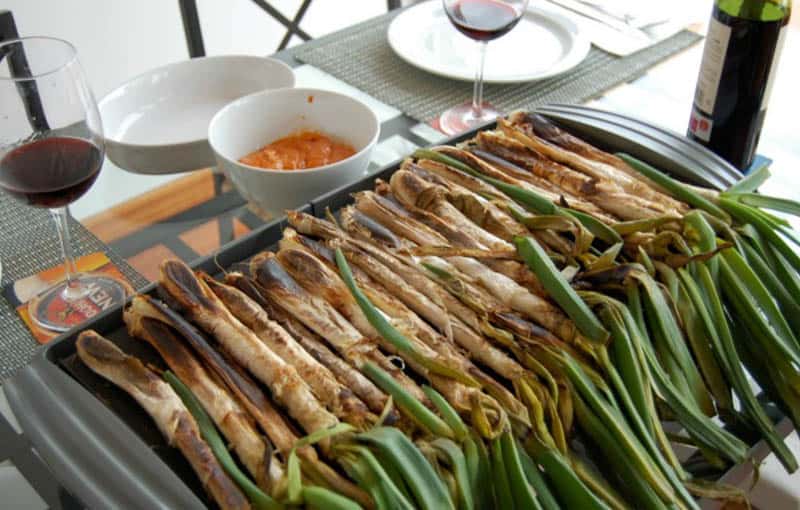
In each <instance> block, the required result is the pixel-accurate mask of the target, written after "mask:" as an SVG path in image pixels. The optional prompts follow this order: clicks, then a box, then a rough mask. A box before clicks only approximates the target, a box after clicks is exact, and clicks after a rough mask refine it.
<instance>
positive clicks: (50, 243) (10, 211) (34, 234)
mask: <svg viewBox="0 0 800 510" xmlns="http://www.w3.org/2000/svg"><path fill="white" fill-rule="evenodd" d="M70 234H71V236H72V246H73V250H74V253H75V257H80V256H82V255H86V254H89V253H94V252H98V251H102V252H105V253H106V255H107V256H108V258H109V259H110V260H111V261H112V262H113V263H114V264H116V266H117V267H118V268H119V270H120V271H121V272H122V274H124V275H125V277H126V278H127V279H128V281H129V282H130V283H131V285H133V287H134V288H136V289H139V288H142V287H143V286H145V285H147V283H148V282H147V280H146V279H145V278H144V277H143V276H142V275H140V274H139V273H137V272H136V270H134V269H133V268H132V267H131V266H130V265H128V263H127V262H125V260H124V259H123V258H122V257H120V256H119V255H117V254H116V253H114V252H113V251H112V250H111V249H109V247H108V246H106V245H105V244H104V243H103V242H102V241H100V240H99V239H97V238H96V237H95V236H94V235H93V234H92V233H91V232H89V231H88V230H86V229H85V228H84V227H83V225H81V224H80V223H78V222H77V221H75V220H71V221H70ZM62 261H63V260H62V258H61V245H60V243H59V240H58V235H57V234H56V230H55V224H54V223H53V220H52V218H51V216H50V213H49V212H48V211H47V210H45V209H34V208H32V207H26V206H23V205H21V204H20V203H19V202H17V201H15V200H14V199H13V198H11V197H10V196H9V195H8V194H6V193H4V192H2V191H0V263H2V264H3V277H2V280H0V285H2V287H5V285H6V284H8V283H9V282H13V281H15V280H18V279H20V278H23V277H25V276H30V275H32V274H35V273H37V272H39V271H42V270H44V269H47V268H49V267H53V266H55V265H57V264H60V263H61V262H62ZM38 348H39V344H38V343H37V342H36V340H34V338H33V337H32V336H31V334H30V331H29V330H28V328H27V327H26V326H25V323H24V322H22V320H21V319H20V318H19V316H18V315H17V312H16V311H15V310H14V309H13V308H12V307H11V305H10V304H9V303H8V301H7V300H6V298H5V295H4V294H3V293H2V292H0V382H2V381H3V380H4V379H5V378H6V377H8V376H10V375H11V374H13V373H14V372H15V371H16V370H17V369H19V368H20V367H22V366H24V365H26V364H27V363H28V362H29V361H30V360H31V358H32V357H33V355H34V354H36V351H37V349H38Z"/></svg>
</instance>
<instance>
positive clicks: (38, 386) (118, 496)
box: [3, 353, 204, 510]
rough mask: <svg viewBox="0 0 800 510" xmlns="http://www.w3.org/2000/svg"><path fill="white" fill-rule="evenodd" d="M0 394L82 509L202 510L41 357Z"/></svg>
mask: <svg viewBox="0 0 800 510" xmlns="http://www.w3.org/2000/svg"><path fill="white" fill-rule="evenodd" d="M3 390H4V391H5V393H6V397H7V398H8V403H9V405H10V406H11V410H12V411H13V412H14V415H15V416H16V417H17V420H18V421H19V422H20V425H21V426H22V429H23V430H24V432H25V435H26V436H27V438H28V439H29V440H30V442H31V443H32V444H33V446H34V448H35V449H36V451H37V452H38V453H39V455H40V456H41V457H42V458H43V459H44V461H45V463H46V464H47V465H48V466H49V467H50V469H51V470H52V472H53V475H54V476H55V477H56V479H57V480H58V482H59V483H61V484H62V485H63V486H64V487H65V488H66V489H67V490H68V491H69V492H70V493H72V494H73V495H75V496H76V497H77V498H78V499H80V500H81V501H82V502H83V503H84V504H85V505H87V506H88V507H89V508H126V509H138V508H141V509H143V510H144V509H148V510H149V509H153V508H203V507H204V504H203V503H202V502H201V501H200V500H199V499H198V498H197V496H195V494H194V493H193V492H192V491H191V490H190V489H189V488H188V487H187V486H186V485H185V484H184V483H183V482H182V481H181V479H180V478H178V477H177V475H175V474H174V473H173V472H172V471H171V470H170V469H169V468H168V467H167V466H166V465H165V464H164V463H163V462H162V461H161V459H160V458H159V457H158V456H157V455H156V454H155V453H153V452H152V451H151V450H150V449H149V448H148V446H147V445H146V444H145V443H144V442H143V441H142V440H141V439H139V438H138V437H137V436H136V435H135V434H133V433H132V432H131V430H130V429H129V428H128V426H127V425H125V423H124V422H122V421H121V420H120V419H119V418H117V417H116V416H115V415H114V414H113V413H112V412H111V411H110V410H109V409H107V408H106V407H105V406H104V405H102V403H100V402H99V401H97V399H95V398H94V397H93V396H92V395H91V394H90V393H89V392H87V391H86V390H85V389H84V388H83V387H82V386H81V385H80V384H78V383H77V382H76V381H74V380H73V379H72V378H70V377H69V376H68V375H67V374H65V373H64V372H63V371H61V370H60V369H59V368H58V367H56V366H55V365H52V364H51V363H49V362H48V361H47V360H46V359H45V358H44V357H43V356H42V355H41V353H40V354H39V355H38V356H37V357H36V358H35V359H34V361H33V363H31V365H29V366H27V367H25V368H24V369H22V370H21V371H20V372H19V373H18V374H17V375H16V376H15V377H13V378H12V379H10V380H9V381H6V382H5V384H3ZM153 426H155V424H154V425H153Z"/></svg>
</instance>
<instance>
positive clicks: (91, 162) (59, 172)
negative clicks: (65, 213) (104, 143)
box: [0, 136, 103, 209]
mask: <svg viewBox="0 0 800 510" xmlns="http://www.w3.org/2000/svg"><path fill="white" fill-rule="evenodd" d="M102 163H103V154H102V152H101V151H100V149H98V148H97V146H96V145H94V144H93V143H92V142H90V141H87V140H83V139H81V138H71V137H63V136H54V137H51V138H44V139H41V140H36V141H33V142H29V143H26V144H24V145H21V146H19V147H17V148H16V149H13V150H12V151H10V152H9V153H8V154H6V155H5V156H4V157H3V159H2V160H0V187H2V188H3V189H4V190H5V191H6V192H7V193H8V194H10V195H12V196H13V197H15V198H16V199H18V200H20V201H22V202H25V203H27V204H28V205H32V206H35V207H47V208H51V209H53V208H56V207H63V206H65V205H68V204H71V203H72V202H74V201H75V200H77V199H78V198H80V197H81V196H83V194H84V193H86V192H87V191H88V190H89V188H90V187H91V186H92V184H94V181H95V180H96V179H97V176H98V174H99V172H100V167H101V165H102Z"/></svg>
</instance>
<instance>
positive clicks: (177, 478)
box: [4, 113, 792, 509]
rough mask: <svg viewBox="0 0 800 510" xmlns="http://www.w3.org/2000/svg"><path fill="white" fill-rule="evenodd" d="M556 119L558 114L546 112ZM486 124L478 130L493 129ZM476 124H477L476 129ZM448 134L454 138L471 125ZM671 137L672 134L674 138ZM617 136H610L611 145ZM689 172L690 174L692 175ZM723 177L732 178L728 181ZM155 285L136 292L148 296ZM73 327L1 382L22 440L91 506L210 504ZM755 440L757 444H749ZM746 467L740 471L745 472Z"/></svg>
mask: <svg viewBox="0 0 800 510" xmlns="http://www.w3.org/2000/svg"><path fill="white" fill-rule="evenodd" d="M548 116H549V117H551V118H552V119H553V120H555V121H558V120H559V118H558V115H557V114H555V113H548ZM491 127H493V124H488V125H486V126H484V127H483V128H484V129H485V128H491ZM479 129H480V128H479ZM479 129H476V130H474V131H471V132H469V133H465V134H463V135H461V136H458V137H455V138H453V139H451V140H448V141H447V142H446V143H457V142H460V141H462V140H465V139H467V138H470V137H472V136H474V134H475V133H476V132H477V131H478V130H479ZM569 129H570V131H572V132H574V133H575V134H577V135H579V136H583V134H584V133H586V134H589V133H591V139H592V140H593V141H594V142H595V143H598V144H600V145H601V146H603V148H605V149H607V150H617V149H623V148H624V150H626V151H628V152H630V153H632V154H634V155H635V156H637V157H640V158H642V159H645V160H652V158H653V157H654V153H655V151H656V150H657V147H648V146H647V144H632V143H630V142H629V141H628V142H626V143H625V144H624V147H623V146H620V145H618V141H619V140H620V137H619V135H618V134H615V133H612V132H608V134H607V136H605V137H603V136H602V133H603V131H602V129H600V128H599V127H598V126H596V125H594V124H592V119H591V118H590V117H589V116H587V117H586V118H585V122H584V123H581V122H576V121H575V115H574V114H571V117H570V123H569ZM673 136H674V135H673ZM615 141H616V142H617V143H615ZM399 164H400V161H396V162H394V163H392V164H390V165H387V166H386V167H384V168H383V169H381V170H380V171H378V172H377V173H375V174H373V175H371V176H369V177H368V178H365V179H362V180H361V181H358V182H356V183H354V184H351V185H349V186H345V187H342V188H340V189H337V190H334V191H331V192H330V193H327V194H325V195H323V196H321V197H319V198H317V199H315V200H313V201H312V202H311V203H310V204H307V205H306V206H304V207H302V208H300V210H302V211H305V212H309V213H311V214H314V215H316V216H322V215H324V214H325V211H326V210H327V209H330V210H332V211H336V210H338V209H340V208H341V207H343V206H344V205H347V204H349V203H350V202H351V194H352V193H354V192H356V191H360V190H365V189H370V188H372V187H373V184H374V181H375V179H378V178H380V179H388V178H389V176H391V174H392V173H393V172H394V171H395V170H396V169H397V168H398V166H399ZM683 170H685V171H686V172H689V173H687V174H681V175H689V176H694V177H695V178H694V179H691V180H693V181H695V182H697V183H701V182H703V181H704V180H705V179H704V178H703V175H701V174H698V173H697V170H696V169H695V168H685V169H683ZM692 172H694V173H692ZM727 184H730V183H727ZM285 226H286V223H285V219H281V220H277V221H275V222H272V223H270V224H268V225H265V226H263V227H262V228H260V229H258V230H256V231H254V232H252V233H250V234H249V235H248V236H246V237H244V238H241V239H239V240H236V241H234V242H232V243H229V244H228V245H226V246H224V247H223V248H222V249H221V250H220V251H219V252H218V253H217V254H215V255H213V256H209V257H206V258H204V259H201V260H200V261H198V262H196V263H195V264H193V267H195V268H196V269H200V270H203V271H206V272H208V273H210V274H216V273H219V272H220V270H221V269H222V268H228V267H230V266H232V265H233V264H235V263H237V262H240V261H243V260H246V259H248V258H249V257H251V256H253V255H254V254H256V253H258V252H259V251H262V250H264V249H271V248H274V247H275V245H276V243H277V242H278V241H279V240H280V238H281V233H282V230H283V228H284V227H285ZM154 291H155V285H150V286H148V287H147V288H145V289H143V291H142V292H143V293H152V292H154ZM86 328H93V329H95V330H97V331H98V332H100V333H101V334H103V335H105V336H106V337H107V338H109V339H111V340H112V341H114V342H115V343H117V345H119V346H120V347H121V348H122V349H123V350H125V351H126V352H128V353H132V354H135V355H137V356H139V357H141V358H142V359H143V360H145V361H146V362H151V363H154V364H156V365H158V364H160V363H161V362H160V360H159V358H158V356H157V355H156V354H155V351H154V350H153V349H152V348H151V347H150V346H149V345H147V344H146V343H145V342H142V341H139V340H135V339H132V338H131V337H130V336H128V334H127V333H126V331H125V327H124V324H123V322H122V313H121V309H119V308H118V309H115V310H109V311H108V312H106V313H104V314H101V315H100V316H98V317H96V318H95V319H94V320H92V321H91V322H90V323H88V324H87V325H86ZM76 338H77V332H75V331H73V332H68V333H66V334H65V335H63V336H61V337H60V338H58V339H56V340H54V341H53V342H51V343H50V344H48V345H47V346H46V347H45V348H44V349H43V350H42V351H40V353H39V354H38V355H37V356H36V358H35V359H34V360H33V362H32V363H31V365H30V366H28V367H26V368H25V369H23V370H22V371H20V372H19V373H18V374H17V375H16V376H15V377H14V378H12V379H11V380H9V381H8V382H6V383H5V385H4V390H5V392H6V395H7V397H8V401H9V404H10V405H11V408H12V410H13V411H14V414H15V415H16V417H17V419H18V421H19V422H20V424H21V426H22V428H23V430H24V434H25V435H26V436H27V437H28V438H29V440H30V441H31V443H32V444H33V445H34V447H35V448H36V450H37V452H38V453H39V454H40V455H41V456H42V458H43V459H44V460H45V462H46V463H47V464H48V465H49V467H50V468H51V470H52V472H53V474H54V476H55V477H56V478H57V480H58V481H59V483H61V484H62V485H63V486H64V487H65V488H66V489H67V490H68V491H70V492H71V493H72V494H73V495H75V496H76V497H77V498H79V499H80V500H81V501H82V502H83V503H84V504H85V505H87V506H88V507H89V508H127V509H134V508H142V509H152V508H200V507H203V506H209V503H210V500H209V499H208V498H207V496H206V495H205V493H204V491H203V489H202V487H201V485H200V483H199V481H198V480H197V478H196V476H195V475H194V473H193V472H192V471H191V468H190V467H189V464H188V462H186V460H184V459H183V457H182V455H181V454H180V452H179V451H178V450H177V449H173V448H170V447H169V446H168V445H167V444H166V443H165V441H164V439H163V437H162V436H161V434H160V433H159V431H158V430H157V429H156V427H155V426H154V424H153V422H152V420H151V419H150V417H149V416H148V415H147V414H146V413H145V411H144V410H142V409H141V408H140V406H139V405H138V404H136V403H135V401H134V400H133V399H132V398H131V397H129V396H128V395H127V394H126V393H125V392H123V391H122V390H120V389H118V388H117V387H116V386H114V385H113V384H111V383H109V382H107V381H105V380H104V379H102V378H100V377H99V376H97V375H95V374H94V373H93V372H91V371H90V370H89V369H88V368H86V367H85V366H83V364H82V363H80V362H79V361H77V359H76V356H75V340H76ZM772 411H774V412H773V413H772V414H773V416H772V417H773V419H774V420H775V421H776V422H779V426H778V428H779V432H780V433H781V434H782V435H784V436H785V435H788V434H789V433H790V432H791V430H792V426H791V422H789V420H788V419H786V418H785V417H783V416H782V415H781V414H780V413H779V412H777V410H775V409H772ZM752 443H755V441H753V442H751V444H752ZM768 453H769V449H768V448H767V446H766V444H765V443H763V441H761V442H758V443H755V444H753V448H752V451H751V454H752V455H753V456H754V458H755V459H756V462H759V461H760V460H762V459H763V458H764V457H766V455H767V454H768ZM748 469H751V468H748V467H743V466H736V467H734V468H732V469H731V470H730V471H729V472H728V473H726V474H724V475H723V477H722V480H725V481H735V479H736V478H738V477H740V476H742V474H743V473H744V474H746V471H747V470H748ZM743 470H744V471H743Z"/></svg>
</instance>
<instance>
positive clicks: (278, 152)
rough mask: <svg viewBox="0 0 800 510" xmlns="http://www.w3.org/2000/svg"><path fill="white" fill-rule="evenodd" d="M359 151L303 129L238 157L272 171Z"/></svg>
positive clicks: (311, 164)
mask: <svg viewBox="0 0 800 510" xmlns="http://www.w3.org/2000/svg"><path fill="white" fill-rule="evenodd" d="M355 153H356V151H355V150H354V149H353V148H352V147H351V146H350V145H347V144H346V143H340V142H337V141H334V140H332V139H331V138H330V137H329V136H326V135H324V134H322V133H320V132H318V131H300V132H298V133H294V134H291V135H289V136H287V137H284V138H280V139H278V140H275V141H274V142H272V143H270V144H269V145H265V146H264V147H261V148H260V149H258V150H257V151H255V152H252V153H250V154H248V155H247V156H245V157H243V158H242V159H240V160H239V162H241V163H244V164H245V165H250V166H257V167H259V168H266V169H270V170H302V169H304V168H316V167H319V166H323V165H329V164H331V163H336V162H337V161H341V160H343V159H345V158H349V157H350V156H352V155H353V154H355Z"/></svg>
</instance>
